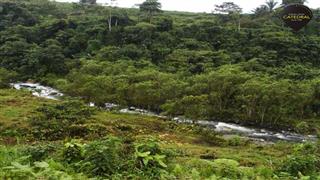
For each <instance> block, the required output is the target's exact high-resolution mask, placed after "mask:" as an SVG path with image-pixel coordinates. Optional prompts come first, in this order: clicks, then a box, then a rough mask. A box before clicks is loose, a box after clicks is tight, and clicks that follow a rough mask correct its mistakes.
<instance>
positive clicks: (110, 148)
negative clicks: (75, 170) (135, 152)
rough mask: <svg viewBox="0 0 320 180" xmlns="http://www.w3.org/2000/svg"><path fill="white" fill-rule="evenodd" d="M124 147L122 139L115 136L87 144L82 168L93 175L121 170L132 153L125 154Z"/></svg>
mask: <svg viewBox="0 0 320 180" xmlns="http://www.w3.org/2000/svg"><path fill="white" fill-rule="evenodd" d="M124 147H125V146H124V145H123V143H122V141H121V140H120V139H118V138H115V137H108V138H105V139H103V140H101V141H96V142H93V143H90V144H88V145H86V146H85V147H84V155H83V156H84V159H83V160H82V161H81V163H80V170H81V171H83V172H85V173H87V174H90V175H91V176H103V177H108V176H111V175H113V174H116V173H117V172H120V170H123V169H122V167H124V166H125V165H126V163H128V161H129V159H130V154H124V151H125V150H124Z"/></svg>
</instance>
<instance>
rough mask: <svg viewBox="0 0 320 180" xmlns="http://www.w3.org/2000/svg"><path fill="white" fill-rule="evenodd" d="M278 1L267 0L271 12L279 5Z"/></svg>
mask: <svg viewBox="0 0 320 180" xmlns="http://www.w3.org/2000/svg"><path fill="white" fill-rule="evenodd" d="M277 4H278V2H276V1H274V0H268V1H267V2H266V5H267V7H268V9H269V12H272V11H273V10H274V8H275V7H276V6H277Z"/></svg>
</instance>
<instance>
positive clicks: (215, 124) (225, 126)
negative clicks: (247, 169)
mask: <svg viewBox="0 0 320 180" xmlns="http://www.w3.org/2000/svg"><path fill="white" fill-rule="evenodd" d="M11 86H12V87H14V88H15V89H17V90H21V89H27V90H29V91H31V92H32V94H33V95H34V96H37V97H42V98H46V99H54V100H58V99H59V98H61V97H63V94H62V93H60V92H59V91H58V90H55V89H53V88H51V87H46V86H42V85H40V84H37V83H15V84H11ZM89 105H90V106H94V104H93V103H90V104H89ZM105 108H106V109H107V110H112V109H118V111H116V112H119V113H124V114H137V115H146V116H152V117H159V118H164V119H169V120H172V121H175V122H178V123H186V124H193V123H194V122H195V124H197V125H200V126H204V127H208V128H210V129H212V130H213V131H215V132H219V133H222V134H225V135H230V134H231V135H239V136H244V137H247V138H251V139H254V140H258V141H269V142H274V141H279V140H280V141H289V142H305V141H316V140H317V136H316V135H302V134H298V133H292V132H289V131H278V132H276V131H271V130H266V129H262V128H260V129H259V128H257V127H254V128H253V127H245V126H241V125H238V124H233V123H225V122H219V121H199V120H197V121H195V120H190V119H184V118H182V117H174V118H169V117H165V116H160V115H158V114H156V113H153V112H149V111H147V110H143V109H138V108H135V107H130V108H124V109H121V108H120V106H118V105H116V104H112V103H106V104H105Z"/></svg>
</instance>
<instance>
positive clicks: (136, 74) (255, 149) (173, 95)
mask: <svg viewBox="0 0 320 180" xmlns="http://www.w3.org/2000/svg"><path fill="white" fill-rule="evenodd" d="M155 2H157V1H155ZM147 8H148V7H147ZM281 10H282V8H281V7H280V8H277V9H271V10H264V9H261V8H260V9H259V8H257V9H256V10H255V12H254V13H253V14H240V13H239V14H236V13H235V12H233V13H230V14H206V13H186V12H170V11H159V9H158V10H156V11H154V12H150V11H148V9H147V10H144V9H143V8H142V7H141V6H140V10H139V9H124V8H116V7H114V8H111V7H108V6H99V5H94V4H93V5H90V4H83V3H82V4H81V3H58V2H51V1H48V0H23V1H21V0H0V140H1V141H0V143H1V144H0V178H2V179H90V178H94V179H106V178H107V179H315V180H317V179H319V176H320V174H319V172H320V167H319V164H320V152H319V151H320V150H319V143H318V142H314V141H313V142H303V143H292V142H291V143H290V142H281V141H279V142H265V143H261V142H256V141H253V140H252V139H250V138H246V137H240V136H237V135H232V136H229V135H228V136H227V135H223V134H221V133H218V132H215V131H213V129H212V128H211V129H210V127H203V126H198V125H195V124H193V125H192V124H189V125H188V124H177V123H176V122H173V121H170V120H169V119H170V118H173V117H180V118H182V119H189V120H190V121H193V122H198V121H200V120H202V121H218V122H225V123H235V124H238V125H243V126H249V127H252V128H259V129H262V128H263V129H266V130H265V131H267V130H268V131H274V132H279V133H278V135H282V134H281V133H280V132H288V131H290V133H297V134H301V136H302V135H317V134H319V131H320V70H319V67H320V63H319V59H320V55H319V52H320V33H319V32H320V31H319V27H320V22H319V21H318V18H317V17H318V16H319V14H320V10H319V9H312V11H313V12H314V15H315V18H314V19H313V20H312V21H311V22H310V23H309V24H308V26H306V27H305V28H304V29H303V30H301V31H299V32H293V31H291V30H290V29H289V28H287V27H285V26H284V25H283V23H282V22H281V20H280V18H279V15H280V12H281ZM16 82H38V83H40V84H42V85H47V86H51V87H53V88H56V89H58V90H59V91H61V92H62V93H63V94H65V96H64V97H63V98H62V99H61V100H58V101H57V100H48V99H45V98H39V97H34V96H32V95H31V93H30V92H28V91H26V90H20V91H17V90H14V89H13V88H12V87H10V83H16ZM89 103H90V104H95V107H89V106H88V104H89ZM106 103H113V104H117V105H119V106H122V107H136V108H140V109H145V110H147V111H151V112H154V113H157V114H160V115H162V116H166V117H168V118H160V117H150V116H143V115H137V114H136V115H133V114H131V115H130V114H123V113H119V112H118V111H106V110H105V106H106ZM258 135H259V133H258Z"/></svg>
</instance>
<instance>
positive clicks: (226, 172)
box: [213, 159, 241, 179]
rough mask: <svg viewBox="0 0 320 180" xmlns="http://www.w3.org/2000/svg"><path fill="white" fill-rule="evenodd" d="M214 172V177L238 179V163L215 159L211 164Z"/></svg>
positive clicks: (239, 173) (239, 174)
mask: <svg viewBox="0 0 320 180" xmlns="http://www.w3.org/2000/svg"><path fill="white" fill-rule="evenodd" d="M213 167H214V172H215V174H216V175H218V176H221V177H226V178H230V179H239V178H240V177H241V172H240V170H239V163H238V162H237V161H235V160H231V159H216V160H215V161H214V162H213Z"/></svg>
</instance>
